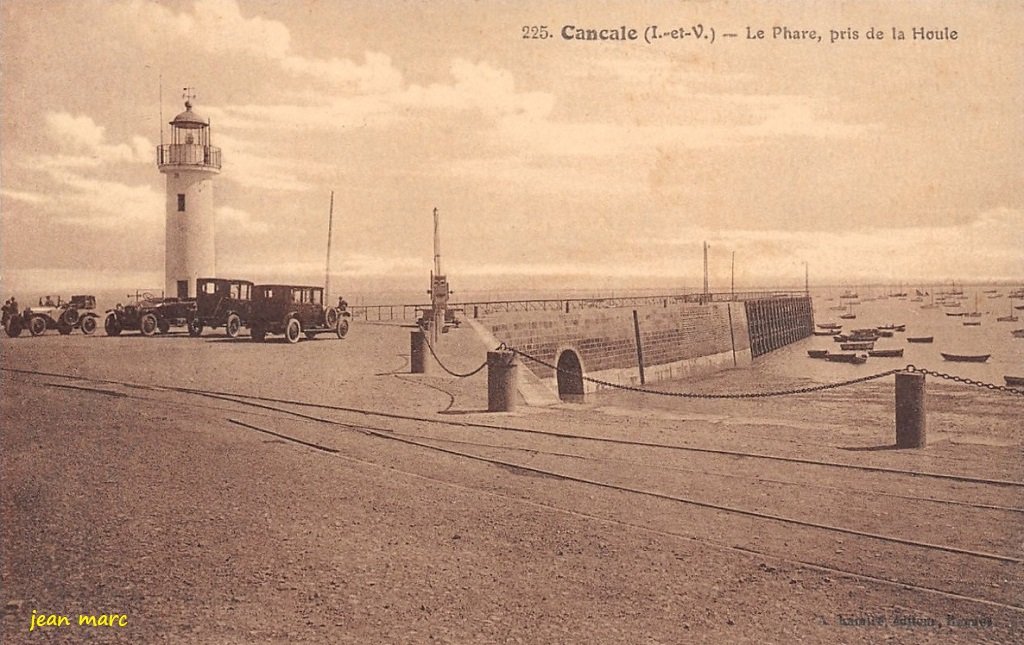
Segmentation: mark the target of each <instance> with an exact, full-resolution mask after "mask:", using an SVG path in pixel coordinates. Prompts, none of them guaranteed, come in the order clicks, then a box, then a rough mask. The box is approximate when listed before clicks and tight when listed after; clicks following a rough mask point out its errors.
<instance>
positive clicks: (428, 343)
mask: <svg viewBox="0 0 1024 645" xmlns="http://www.w3.org/2000/svg"><path fill="white" fill-rule="evenodd" d="M423 344H424V345H426V346H427V348H428V349H430V354H431V356H433V357H434V360H436V361H437V364H438V365H440V366H441V369H443V370H444V371H446V372H448V373H449V374H451V375H452V376H454V377H456V378H469V377H470V376H474V375H476V374H477V373H479V372H480V370H482V369H483V368H485V367H487V361H486V360H485V361H484V362H483V364H482V365H480V367H478V368H476V369H475V370H473V371H472V372H467V373H465V374H459V373H458V372H453V371H451V370H450V369H448V367H447V366H446V365H445V364H444V363H442V362H441V359H440V358H438V356H437V354H436V353H435V352H434V347H433V346H432V345H431V344H430V341H429V340H427V335H426V333H424V334H423Z"/></svg>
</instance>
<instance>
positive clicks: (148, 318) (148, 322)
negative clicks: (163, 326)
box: [139, 314, 156, 336]
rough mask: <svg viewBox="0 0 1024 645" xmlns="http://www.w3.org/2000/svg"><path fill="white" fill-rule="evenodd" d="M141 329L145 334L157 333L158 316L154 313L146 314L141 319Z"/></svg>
mask: <svg viewBox="0 0 1024 645" xmlns="http://www.w3.org/2000/svg"><path fill="white" fill-rule="evenodd" d="M139 331H141V332H142V335H143V336H153V335H154V334H156V316H154V315H153V314H146V315H145V316H143V317H142V320H140V321H139Z"/></svg>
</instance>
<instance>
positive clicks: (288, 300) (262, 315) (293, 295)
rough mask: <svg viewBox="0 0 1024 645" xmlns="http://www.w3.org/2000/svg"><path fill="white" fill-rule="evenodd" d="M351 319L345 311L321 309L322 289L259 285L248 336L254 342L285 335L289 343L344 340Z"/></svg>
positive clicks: (255, 294)
mask: <svg viewBox="0 0 1024 645" xmlns="http://www.w3.org/2000/svg"><path fill="white" fill-rule="evenodd" d="M350 318H351V314H350V313H349V312H348V311H347V310H344V309H339V308H337V307H325V306H324V289H323V287H307V286H297V285H283V284H261V285H256V286H255V287H253V298H252V309H251V311H250V316H249V332H250V334H251V336H252V339H253V340H255V341H262V340H264V339H265V338H266V336H267V334H284V336H285V338H286V339H287V340H288V342H289V343H297V342H299V339H300V338H301V337H302V336H303V335H305V337H306V338H310V339H311V338H314V337H315V336H316V335H317V334H322V333H332V334H335V335H337V337H338V338H344V337H345V335H346V334H348V328H349V319H350Z"/></svg>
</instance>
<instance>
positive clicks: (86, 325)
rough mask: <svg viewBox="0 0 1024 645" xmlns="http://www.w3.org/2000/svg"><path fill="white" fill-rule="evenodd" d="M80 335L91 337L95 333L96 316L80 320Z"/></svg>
mask: <svg viewBox="0 0 1024 645" xmlns="http://www.w3.org/2000/svg"><path fill="white" fill-rule="evenodd" d="M81 327H82V333H83V334H85V335H86V336H92V335H93V334H94V333H95V332H96V327H97V323H96V316H86V317H85V318H82V325H81Z"/></svg>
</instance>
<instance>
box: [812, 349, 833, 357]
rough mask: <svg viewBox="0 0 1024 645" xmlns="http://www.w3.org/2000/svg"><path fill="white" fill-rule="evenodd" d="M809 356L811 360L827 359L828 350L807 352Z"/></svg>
mask: <svg viewBox="0 0 1024 645" xmlns="http://www.w3.org/2000/svg"><path fill="white" fill-rule="evenodd" d="M807 355H808V356H810V357H811V358H825V357H826V356H828V350H827V349H809V350H807Z"/></svg>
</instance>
